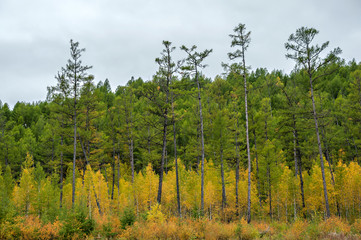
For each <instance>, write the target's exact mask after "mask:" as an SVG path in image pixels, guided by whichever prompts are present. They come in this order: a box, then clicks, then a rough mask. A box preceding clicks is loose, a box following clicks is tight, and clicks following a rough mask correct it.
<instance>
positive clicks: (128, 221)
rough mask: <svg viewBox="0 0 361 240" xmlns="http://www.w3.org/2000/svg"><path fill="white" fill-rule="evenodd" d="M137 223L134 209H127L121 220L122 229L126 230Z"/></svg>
mask: <svg viewBox="0 0 361 240" xmlns="http://www.w3.org/2000/svg"><path fill="white" fill-rule="evenodd" d="M134 222H135V214H134V209H133V208H130V207H127V208H125V209H124V212H123V214H122V216H121V218H120V224H121V228H122V229H125V228H126V227H127V226H132V225H133V224H134Z"/></svg>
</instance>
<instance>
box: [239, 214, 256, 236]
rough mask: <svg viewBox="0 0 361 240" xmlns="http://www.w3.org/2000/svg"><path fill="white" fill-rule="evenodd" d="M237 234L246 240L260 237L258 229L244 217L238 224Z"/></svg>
mask: <svg viewBox="0 0 361 240" xmlns="http://www.w3.org/2000/svg"><path fill="white" fill-rule="evenodd" d="M236 235H237V237H238V238H239V239H244V240H248V239H257V238H259V237H260V236H259V232H258V230H257V229H256V228H255V227H254V226H252V225H250V224H247V222H246V220H244V219H243V218H242V219H241V221H240V222H239V223H238V225H237V229H236Z"/></svg>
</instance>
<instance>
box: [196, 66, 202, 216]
mask: <svg viewBox="0 0 361 240" xmlns="http://www.w3.org/2000/svg"><path fill="white" fill-rule="evenodd" d="M195 70H196V82H197V87H198V103H199V119H200V123H201V147H202V149H201V154H202V163H201V215H203V213H204V132H203V115H202V101H201V86H200V83H199V79H198V70H197V68H196V69H195Z"/></svg>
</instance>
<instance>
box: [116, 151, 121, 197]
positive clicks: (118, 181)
mask: <svg viewBox="0 0 361 240" xmlns="http://www.w3.org/2000/svg"><path fill="white" fill-rule="evenodd" d="M117 165H118V169H117V170H118V177H117V187H118V197H119V195H120V193H119V190H120V155H119V152H118V161H117Z"/></svg>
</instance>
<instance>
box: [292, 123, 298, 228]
mask: <svg viewBox="0 0 361 240" xmlns="http://www.w3.org/2000/svg"><path fill="white" fill-rule="evenodd" d="M292 133H293V158H294V162H295V179H296V181H297V174H298V160H297V148H296V146H297V145H296V134H295V129H293V131H292ZM293 197H294V199H293V203H294V204H293V208H294V209H293V211H294V213H293V214H294V218H295V221H296V219H297V204H296V194H294V196H293Z"/></svg>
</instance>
